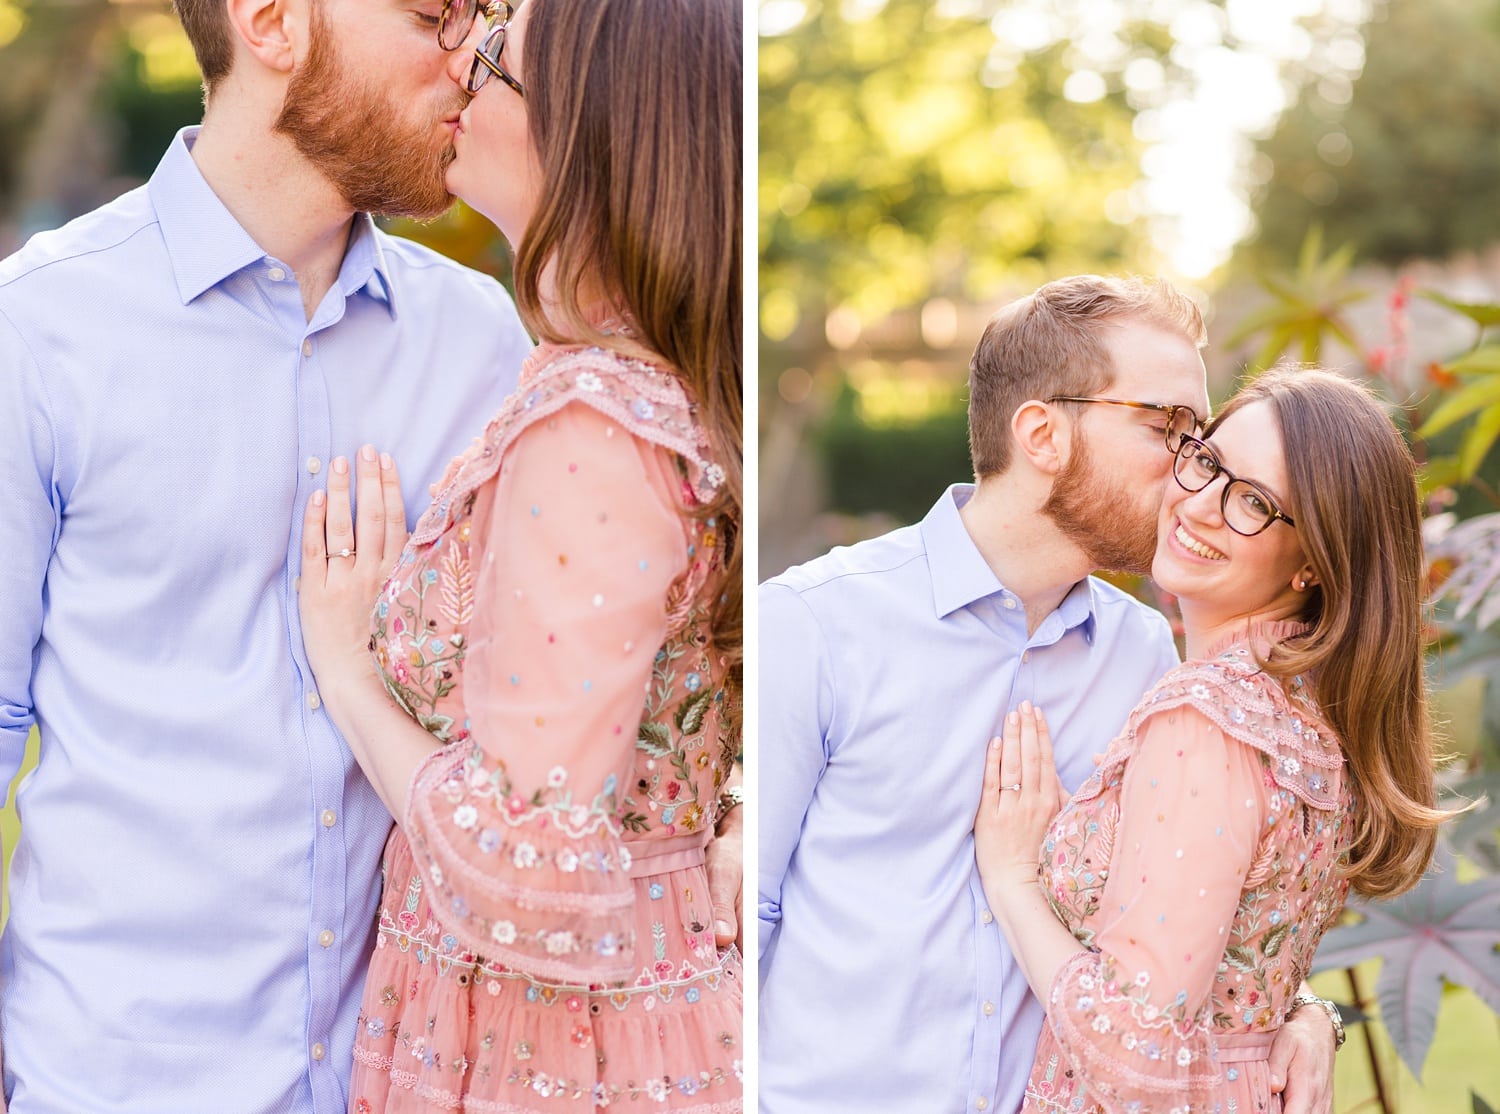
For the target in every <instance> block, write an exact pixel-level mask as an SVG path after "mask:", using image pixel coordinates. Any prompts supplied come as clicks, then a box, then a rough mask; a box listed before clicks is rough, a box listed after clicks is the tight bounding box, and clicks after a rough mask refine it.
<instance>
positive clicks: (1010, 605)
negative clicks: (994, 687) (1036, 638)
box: [979, 596, 1016, 1110]
mask: <svg viewBox="0 0 1500 1114" xmlns="http://www.w3.org/2000/svg"><path fill="white" fill-rule="evenodd" d="M1015 609H1016V601H1015V600H1013V599H1011V598H1010V597H1009V596H1006V597H1005V610H1007V611H1014V610H1015ZM979 1101H980V1102H984V1099H980V1100H979ZM985 1105H988V1103H986V1104H985ZM979 1109H980V1110H983V1109H984V1107H983V1106H981V1107H980V1108H979Z"/></svg>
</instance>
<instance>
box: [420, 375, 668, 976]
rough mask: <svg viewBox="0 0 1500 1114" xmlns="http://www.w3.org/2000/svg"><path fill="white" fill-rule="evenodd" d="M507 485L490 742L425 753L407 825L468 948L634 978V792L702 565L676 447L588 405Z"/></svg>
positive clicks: (477, 693)
mask: <svg viewBox="0 0 1500 1114" xmlns="http://www.w3.org/2000/svg"><path fill="white" fill-rule="evenodd" d="M495 482H496V488H495V493H494V503H493V509H492V511H491V518H490V520H489V522H488V524H487V525H485V524H484V523H483V522H482V521H480V520H479V518H478V516H476V522H477V524H478V528H479V529H480V530H482V531H483V533H482V535H481V536H480V538H479V539H478V540H479V542H480V544H479V545H476V546H475V547H474V548H473V549H472V550H471V558H472V560H473V561H474V619H473V622H472V624H471V625H470V628H469V632H468V637H469V646H468V651H467V658H466V661H465V664H464V686H465V687H464V705H465V709H466V711H467V713H468V717H469V719H468V723H467V724H466V726H467V728H468V730H469V733H470V739H471V740H472V744H473V745H472V746H471V747H470V748H468V750H467V752H466V753H459V751H458V750H456V749H454V748H449V749H446V750H443V751H439V752H437V753H436V754H435V755H434V756H433V757H432V758H431V759H428V760H427V761H426V762H425V763H424V764H423V765H422V766H421V767H419V768H418V770H417V773H416V775H415V776H414V778H413V781H412V788H411V791H410V796H409V800H408V806H407V815H406V818H405V821H404V825H403V826H404V828H405V830H406V832H407V834H408V836H409V837H410V839H411V843H412V848H413V852H414V854H415V856H416V858H417V861H418V863H419V865H420V866H421V867H422V868H423V869H424V872H425V873H426V875H427V877H428V880H429V882H430V883H431V885H432V886H434V887H435V892H436V896H435V897H434V899H433V907H434V909H435V910H436V911H437V914H438V916H439V918H440V919H441V920H442V921H443V923H444V926H445V927H446V928H448V929H449V930H450V931H452V932H454V934H455V935H456V936H457V937H458V938H459V940H460V941H461V942H462V943H463V945H464V946H465V947H467V948H470V949H471V950H473V951H475V952H478V953H479V954H482V955H484V956H486V957H487V958H490V959H494V960H497V961H499V962H502V963H504V964H506V965H508V966H511V967H514V968H516V969H518V970H522V971H526V972H528V973H530V974H533V975H536V976H538V977H543V978H551V979H559V980H564V981H585V982H602V981H607V980H611V979H619V978H624V977H626V976H628V975H629V974H630V973H632V971H633V966H632V964H633V941H632V939H631V925H632V923H633V910H634V887H633V885H632V883H631V880H630V876H629V873H628V869H629V861H630V856H629V852H628V849H627V848H626V847H625V846H624V845H623V843H622V824H621V804H622V801H623V798H624V796H625V793H626V791H627V789H628V785H627V782H626V779H627V777H628V776H629V774H630V770H631V767H632V759H633V756H634V753H635V746H636V739H637V735H638V733H639V728H640V723H641V716H642V710H643V707H644V704H645V699H646V693H647V686H648V685H649V684H650V683H651V677H652V666H653V662H654V660H655V657H656V655H657V652H658V650H659V648H660V647H661V645H662V643H663V642H664V641H665V638H666V633H667V597H668V590H669V588H670V587H671V586H672V584H673V582H674V581H676V580H677V579H678V577H679V576H680V574H682V573H683V571H684V569H685V568H686V566H687V561H688V557H687V544H686V536H685V533H684V528H683V520H682V518H681V516H680V514H679V513H678V510H677V503H676V492H677V490H678V489H679V487H680V481H678V480H677V472H676V468H675V464H674V462H673V459H672V456H671V454H670V453H669V452H668V451H667V450H666V449H663V448H661V447H659V446H655V445H652V444H650V443H648V442H645V441H643V440H639V439H637V438H635V437H633V436H631V435H630V434H629V433H628V432H627V431H625V430H624V429H622V428H621V427H620V426H619V425H618V423H615V422H612V421H610V420H609V419H607V418H606V417H604V416H603V415H601V414H599V413H597V412H596V411H594V410H593V409H592V408H591V407H588V406H586V405H584V404H580V403H572V404H569V405H568V406H566V407H564V408H563V409H562V410H561V411H560V412H558V413H557V414H556V415H555V416H554V417H552V418H550V419H547V420H544V421H539V422H537V423H536V424H534V425H532V426H531V427H530V428H528V429H527V430H526V431H524V432H523V433H522V434H521V435H520V436H519V438H517V440H516V441H515V443H514V444H513V445H512V446H511V448H510V449H509V450H508V452H507V459H506V461H505V463H504V465H503V466H502V468H501V470H500V473H499V475H498V477H497V479H496V481H495ZM482 497H483V496H482V494H481V498H482Z"/></svg>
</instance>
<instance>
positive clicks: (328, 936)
mask: <svg viewBox="0 0 1500 1114" xmlns="http://www.w3.org/2000/svg"><path fill="white" fill-rule="evenodd" d="M318 943H319V944H321V945H322V946H323V947H325V948H330V947H332V946H333V930H332V929H328V928H325V929H324V930H323V931H322V932H320V933H318Z"/></svg>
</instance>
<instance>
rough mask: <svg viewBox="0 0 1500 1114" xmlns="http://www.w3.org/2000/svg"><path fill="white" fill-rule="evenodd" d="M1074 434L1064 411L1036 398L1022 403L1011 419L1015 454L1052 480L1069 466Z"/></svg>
mask: <svg viewBox="0 0 1500 1114" xmlns="http://www.w3.org/2000/svg"><path fill="white" fill-rule="evenodd" d="M1072 432H1073V431H1072V426H1071V425H1070V424H1069V423H1068V419H1067V417H1066V415H1064V414H1063V412H1062V411H1061V410H1058V409H1055V408H1053V407H1051V406H1048V405H1047V404H1046V403H1044V402H1040V401H1038V400H1037V399H1034V398H1033V399H1028V400H1027V401H1025V402H1023V403H1021V405H1020V406H1018V407H1016V412H1015V413H1014V414H1012V415H1011V417H1010V433H1011V437H1012V438H1013V439H1014V440H1015V451H1016V452H1017V453H1019V454H1020V455H1021V456H1023V457H1025V458H1026V460H1027V461H1029V462H1030V464H1031V466H1032V467H1033V468H1035V469H1036V470H1037V471H1038V472H1042V473H1045V474H1046V475H1049V476H1055V475H1057V473H1059V472H1061V471H1062V469H1063V466H1064V465H1066V464H1067V463H1068V453H1069V450H1070V449H1071V446H1072Z"/></svg>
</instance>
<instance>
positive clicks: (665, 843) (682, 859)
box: [625, 828, 714, 878]
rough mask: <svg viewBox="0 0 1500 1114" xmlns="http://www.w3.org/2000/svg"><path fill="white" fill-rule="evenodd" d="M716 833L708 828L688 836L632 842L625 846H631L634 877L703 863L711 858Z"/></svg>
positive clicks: (631, 871)
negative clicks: (711, 846) (709, 849)
mask: <svg viewBox="0 0 1500 1114" xmlns="http://www.w3.org/2000/svg"><path fill="white" fill-rule="evenodd" d="M713 836H714V834H713V831H712V830H711V829H709V828H704V829H703V830H702V831H699V832H690V833H688V834H687V835H680V836H668V837H667V838H665V839H642V840H637V841H631V842H628V843H626V844H625V846H626V847H627V848H629V849H630V877H632V878H645V877H647V876H649V875H652V874H666V873H667V872H668V871H672V870H690V869H692V868H693V867H695V866H702V865H703V864H704V862H706V861H707V858H708V841H709V840H711V839H713Z"/></svg>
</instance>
